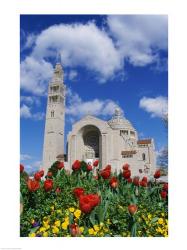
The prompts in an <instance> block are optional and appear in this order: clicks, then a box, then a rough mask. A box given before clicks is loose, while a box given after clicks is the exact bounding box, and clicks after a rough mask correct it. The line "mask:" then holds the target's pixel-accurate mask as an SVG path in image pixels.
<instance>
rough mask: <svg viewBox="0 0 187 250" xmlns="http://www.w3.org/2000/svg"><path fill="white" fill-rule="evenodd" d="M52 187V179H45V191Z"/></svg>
mask: <svg viewBox="0 0 187 250" xmlns="http://www.w3.org/2000/svg"><path fill="white" fill-rule="evenodd" d="M52 188H53V180H50V179H48V180H45V181H44V189H45V191H46V192H48V191H50V190H51V189H52Z"/></svg>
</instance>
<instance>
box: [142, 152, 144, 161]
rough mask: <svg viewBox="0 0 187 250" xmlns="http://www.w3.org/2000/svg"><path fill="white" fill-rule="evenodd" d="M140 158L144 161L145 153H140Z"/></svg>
mask: <svg viewBox="0 0 187 250" xmlns="http://www.w3.org/2000/svg"><path fill="white" fill-rule="evenodd" d="M142 160H143V161H145V154H144V153H143V154H142Z"/></svg>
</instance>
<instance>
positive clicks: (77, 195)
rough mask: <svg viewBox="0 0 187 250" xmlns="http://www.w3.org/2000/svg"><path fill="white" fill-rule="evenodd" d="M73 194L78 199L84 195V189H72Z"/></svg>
mask: <svg viewBox="0 0 187 250" xmlns="http://www.w3.org/2000/svg"><path fill="white" fill-rule="evenodd" d="M73 193H74V195H75V197H76V198H79V197H80V196H81V195H83V194H84V188H80V187H77V188H74V189H73Z"/></svg>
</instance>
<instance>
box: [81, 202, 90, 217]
mask: <svg viewBox="0 0 187 250" xmlns="http://www.w3.org/2000/svg"><path fill="white" fill-rule="evenodd" d="M79 206H80V210H81V211H82V212H83V213H85V214H89V213H90V212H91V211H92V206H91V204H90V203H86V202H83V203H80V205H79Z"/></svg>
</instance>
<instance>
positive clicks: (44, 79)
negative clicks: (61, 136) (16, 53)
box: [21, 15, 167, 95]
mask: <svg viewBox="0 0 187 250" xmlns="http://www.w3.org/2000/svg"><path fill="white" fill-rule="evenodd" d="M107 25H108V27H106V28H105V29H104V28H99V27H97V26H96V25H95V23H93V22H89V23H85V24H83V23H76V24H59V25H53V26H50V27H49V28H47V29H45V30H43V31H42V32H41V33H40V34H39V35H37V36H36V35H33V34H30V35H29V36H28V37H27V39H26V45H25V46H26V47H31V49H32V52H31V54H30V55H29V56H27V57H26V58H25V59H24V60H23V61H22V62H21V88H22V89H24V90H26V91H28V92H31V93H34V94H35V95H36V94H37V95H44V94H46V90H47V86H48V83H49V81H50V79H51V77H52V73H53V67H52V64H51V63H50V62H49V61H48V60H51V59H52V60H54V59H55V58H56V56H57V54H58V53H60V54H61V58H62V64H63V66H64V67H65V68H67V67H68V68H69V69H70V74H68V77H69V78H68V79H70V80H73V79H75V77H76V76H77V73H76V71H75V69H76V67H83V68H85V69H86V70H89V71H91V72H93V73H95V77H96V79H97V80H98V81H99V82H102V83H105V82H106V81H107V80H108V79H112V78H114V77H117V76H119V75H123V74H121V72H123V71H124V61H128V62H129V63H131V64H133V65H134V66H145V65H147V64H151V63H154V65H155V67H156V68H157V69H158V70H163V69H164V70H165V69H167V62H166V61H167V60H161V58H160V54H159V52H160V50H166V49H167V16H164V15H123V16H122V15H118V16H115V15H111V16H109V17H108V18H107Z"/></svg>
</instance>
